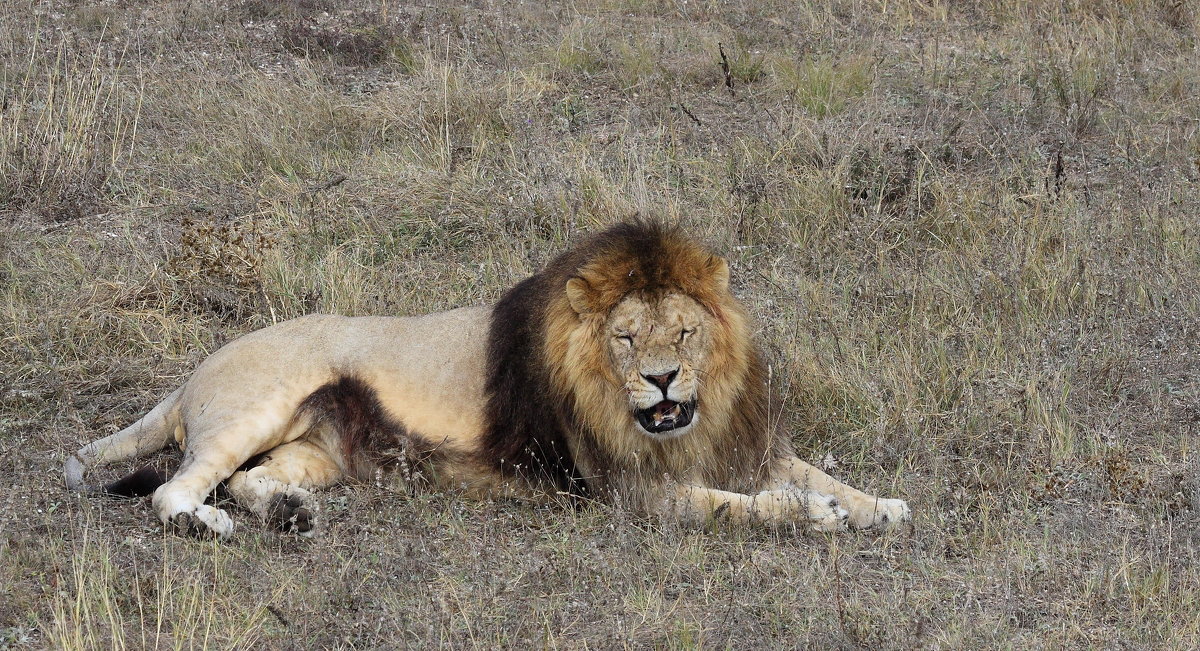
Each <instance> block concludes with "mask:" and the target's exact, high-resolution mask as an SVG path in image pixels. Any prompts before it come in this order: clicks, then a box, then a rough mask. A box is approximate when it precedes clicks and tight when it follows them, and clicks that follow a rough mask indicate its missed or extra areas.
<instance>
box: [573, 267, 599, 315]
mask: <svg viewBox="0 0 1200 651" xmlns="http://www.w3.org/2000/svg"><path fill="white" fill-rule="evenodd" d="M567 301H568V302H569V303H570V304H571V309H572V310H575V313H576V314H590V313H592V312H595V311H596V310H595V308H593V307H592V286H591V285H589V284H588V281H586V280H584V279H583V278H580V277H579V276H573V277H571V278H570V279H568V280H567Z"/></svg>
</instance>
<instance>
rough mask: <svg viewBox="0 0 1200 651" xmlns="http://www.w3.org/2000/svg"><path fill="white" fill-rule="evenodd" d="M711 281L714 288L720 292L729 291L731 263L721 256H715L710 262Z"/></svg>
mask: <svg viewBox="0 0 1200 651" xmlns="http://www.w3.org/2000/svg"><path fill="white" fill-rule="evenodd" d="M708 274H709V276H708V277H709V281H710V282H712V286H713V288H714V289H716V290H717V291H719V292H724V291H727V290H728V289H729V263H728V262H726V261H725V258H722V257H721V256H719V255H714V256H713V257H712V258H710V259H709V260H708Z"/></svg>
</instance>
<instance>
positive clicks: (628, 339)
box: [617, 333, 633, 348]
mask: <svg viewBox="0 0 1200 651" xmlns="http://www.w3.org/2000/svg"><path fill="white" fill-rule="evenodd" d="M617 339H618V340H619V341H620V342H621V343H623V344H625V345H626V346H629V347H631V348H632V347H633V335H630V334H628V333H621V334H618V335H617Z"/></svg>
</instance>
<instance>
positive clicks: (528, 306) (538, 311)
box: [481, 220, 682, 495]
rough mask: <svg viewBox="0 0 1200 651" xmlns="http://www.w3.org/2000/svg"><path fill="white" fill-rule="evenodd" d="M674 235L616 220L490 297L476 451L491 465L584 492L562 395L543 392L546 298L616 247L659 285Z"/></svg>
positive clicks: (546, 381)
mask: <svg viewBox="0 0 1200 651" xmlns="http://www.w3.org/2000/svg"><path fill="white" fill-rule="evenodd" d="M679 237H682V236H681V234H680V233H679V231H678V229H677V228H673V227H668V226H664V225H662V224H660V223H657V222H653V221H649V220H636V221H630V222H624V223H621V224H617V225H615V226H613V227H611V228H608V229H605V230H603V231H601V232H599V233H596V234H595V235H592V236H591V237H589V238H587V239H585V240H584V241H583V242H581V243H580V244H578V245H577V246H574V247H572V248H571V249H569V250H567V251H566V252H564V253H562V254H560V255H559V256H558V257H557V258H555V259H553V260H552V261H550V263H549V264H547V265H546V268H545V269H543V270H542V271H540V272H538V273H536V274H534V275H533V276H531V277H529V278H526V279H525V280H524V281H522V282H520V283H518V284H517V285H516V286H515V287H513V288H512V289H510V290H509V291H508V292H506V293H505V294H504V296H502V297H501V298H500V300H499V302H497V303H496V305H495V307H494V308H493V309H492V323H491V326H490V330H489V332H488V355H487V370H486V372H487V384H486V392H487V408H486V417H487V425H486V428H485V432H484V435H483V439H482V445H481V448H482V449H481V453H482V455H481V456H482V457H483V458H484V459H487V460H489V461H490V462H491V463H493V464H495V468H496V470H498V471H500V472H503V473H505V474H508V475H519V476H526V477H528V478H530V479H534V480H543V481H545V480H548V481H550V482H551V483H553V484H554V485H555V486H557V487H558V489H559V490H562V491H566V492H569V493H572V494H579V495H586V494H587V492H588V487H587V481H586V479H585V478H584V477H582V476H581V474H580V472H579V469H578V468H577V467H576V465H575V462H574V458H573V455H574V454H577V453H578V452H579V451H578V450H572V449H571V446H570V441H571V437H570V434H569V431H570V430H571V429H575V430H578V428H579V423H577V422H576V419H575V416H574V413H573V410H572V409H571V407H570V405H568V404H566V401H565V400H562V399H561V398H560V399H552V398H550V396H555V395H557V393H556V392H555V391H552V390H551V386H550V377H549V372H548V369H547V368H546V363H545V360H544V357H543V351H544V349H545V342H544V338H545V319H546V313H547V310H548V308H549V303H550V301H552V300H553V299H554V298H555V297H556V296H557V295H558V294H561V292H562V291H563V287H564V286H565V284H566V282H567V280H568V279H569V278H571V277H572V276H574V275H575V274H576V273H578V271H579V269H580V268H581V267H583V266H585V265H586V264H588V263H589V262H591V261H592V260H594V259H595V258H597V257H599V256H600V255H611V254H613V253H619V254H622V257H627V258H629V259H631V260H635V261H637V262H638V263H639V264H637V266H636V270H635V271H633V272H632V273H631V274H630V276H629V277H630V278H631V279H634V280H637V281H638V284H639V285H640V286H641V287H642V288H644V287H649V286H651V285H659V286H661V285H662V284H665V282H666V280H667V279H666V278H664V277H663V268H664V267H663V266H662V265H661V261H662V260H664V259H667V257H666V256H667V255H668V254H669V251H667V250H666V248H667V243H668V242H669V241H670V240H671V239H673V238H679ZM656 261H657V262H658V264H656V263H655V262H656ZM635 277H636V278H635ZM531 396H535V397H544V398H546V399H544V400H539V399H533V400H531V399H529V398H530V397H531ZM588 447H593V446H588ZM599 452H600V451H599V450H595V451H594V453H599Z"/></svg>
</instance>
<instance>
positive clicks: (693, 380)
mask: <svg viewBox="0 0 1200 651" xmlns="http://www.w3.org/2000/svg"><path fill="white" fill-rule="evenodd" d="M581 249H582V255H580V256H579V257H578V258H576V259H575V260H573V261H572V262H574V267H575V268H574V269H573V270H572V271H571V273H570V274H569V277H567V278H566V279H565V281H564V285H563V288H562V290H561V291H562V294H561V296H562V298H561V300H560V301H558V303H557V306H554V305H552V306H551V317H550V319H549V321H548V323H547V325H548V337H547V343H548V344H549V348H550V349H551V351H552V354H553V353H554V352H555V351H557V352H558V353H559V354H561V357H559V358H558V359H559V360H561V362H560V363H552V367H557V368H556V369H554V370H557V371H559V372H560V373H561V375H560V378H561V380H562V381H563V382H564V383H565V384H566V385H567V386H568V387H569V388H570V390H571V391H572V393H573V394H574V398H575V405H576V408H577V411H578V412H580V413H581V415H582V416H583V417H584V419H586V420H587V421H589V424H591V425H592V428H593V429H594V430H599V431H603V432H605V433H606V434H608V435H609V436H611V437H613V439H614V441H613V442H614V443H618V442H619V441H620V440H621V439H623V438H624V437H623V436H622V435H626V434H627V435H630V436H633V437H640V438H643V439H649V440H653V441H660V442H661V441H666V440H669V439H686V438H688V437H689V436H691V437H700V438H703V437H706V436H707V437H711V436H712V435H713V433H714V432H715V431H719V430H723V429H727V426H728V422H729V418H730V415H731V414H730V412H731V410H732V409H733V407H734V405H733V404H732V398H733V395H734V394H735V393H737V392H738V390H739V389H740V388H741V386H742V385H743V384H744V383H745V379H746V373H747V370H748V366H749V362H750V359H749V358H750V357H751V353H752V350H751V346H750V339H749V336H748V333H747V332H746V325H745V323H746V320H745V316H744V314H743V311H742V308H741V306H740V305H739V304H738V302H737V301H736V300H735V299H734V298H733V295H732V294H731V293H730V291H729V265H728V264H727V263H726V261H725V260H724V259H723V258H721V257H719V256H717V255H714V254H713V253H711V252H710V251H708V250H707V249H706V248H704V247H703V246H701V245H699V244H698V243H697V242H696V241H695V240H692V239H690V238H688V237H686V236H685V235H684V234H683V233H682V232H681V231H679V230H678V229H673V228H669V227H665V226H660V225H655V224H643V223H636V224H632V225H623V226H618V227H616V228H614V229H610V230H608V231H605V232H604V233H601V234H600V235H599V236H597V237H596V238H595V239H594V240H593V241H592V242H589V243H587V244H585V245H584V246H583V247H581ZM556 308H557V309H556ZM710 430H711V431H710ZM706 432H707V433H706Z"/></svg>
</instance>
